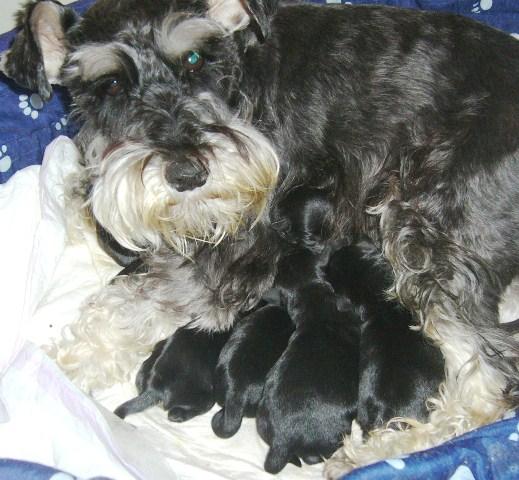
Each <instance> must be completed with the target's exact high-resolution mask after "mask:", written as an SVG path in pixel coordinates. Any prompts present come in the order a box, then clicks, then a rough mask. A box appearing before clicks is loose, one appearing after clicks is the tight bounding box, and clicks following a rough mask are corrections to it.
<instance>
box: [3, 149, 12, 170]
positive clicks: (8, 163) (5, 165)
mask: <svg viewBox="0 0 519 480" xmlns="http://www.w3.org/2000/svg"><path fill="white" fill-rule="evenodd" d="M12 163H13V162H12V160H11V157H10V156H9V155H7V145H2V146H1V147H0V173H5V172H7V171H8V170H9V169H10V168H11V165H12Z"/></svg>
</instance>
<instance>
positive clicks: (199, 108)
mask: <svg viewBox="0 0 519 480" xmlns="http://www.w3.org/2000/svg"><path fill="white" fill-rule="evenodd" d="M19 21H20V32H19V34H18V36H17V37H16V39H15V40H14V43H13V44H12V46H11V49H10V50H9V51H8V52H7V53H6V54H5V55H4V56H3V58H2V61H1V62H0V68H1V69H2V70H3V71H4V72H5V73H6V74H7V75H8V76H10V77H12V78H14V79H15V80H16V81H17V82H18V83H19V84H21V85H24V86H26V87H29V88H32V89H36V90H38V91H39V92H40V94H41V95H42V96H43V98H48V97H49V96H50V94H51V85H52V84H54V83H61V84H62V85H63V86H65V87H66V88H67V89H68V90H69V92H70V94H71V97H72V100H73V105H74V112H75V115H76V117H77V118H78V119H79V120H80V121H81V129H80V132H79V134H78V136H77V138H76V142H77V145H78V146H79V148H80V150H81V152H82V153H83V155H84V163H85V165H84V167H85V168H84V170H83V172H82V174H81V178H80V179H79V181H78V182H77V188H76V189H75V190H74V192H75V194H76V195H78V196H79V201H78V199H76V201H75V203H74V204H76V205H77V204H81V205H87V207H88V208H87V212H86V214H87V215H90V216H91V217H93V220H95V221H97V222H98V223H99V224H100V225H101V226H102V227H103V228H104V229H105V230H106V231H107V232H109V234H110V235H111V236H112V237H113V238H114V239H115V241H116V242H117V243H118V244H119V245H122V246H123V247H125V248H127V249H128V250H132V251H138V252H145V253H146V255H145V258H146V264H147V271H148V273H147V274H146V275H144V276H142V275H141V276H139V278H134V277H136V275H129V276H128V277H121V278H120V279H118V280H117V281H115V282H114V283H113V284H111V285H107V286H106V287H105V288H104V289H103V290H102V291H101V292H99V293H98V294H96V295H95V296H94V297H93V298H92V299H91V300H90V302H88V304H87V305H86V306H85V308H84V310H83V314H82V316H81V318H80V319H79V321H78V322H77V324H76V325H75V326H74V327H75V328H74V329H73V332H74V335H75V337H74V339H66V341H65V340H64V341H63V342H62V344H60V345H59V350H58V361H59V363H60V365H61V366H62V368H63V369H64V370H66V371H67V372H68V373H69V375H70V376H71V377H72V378H75V380H76V381H77V382H78V383H80V384H81V385H83V386H85V387H86V388H91V387H92V385H93V384H95V385H96V386H106V385H109V384H110V383H113V382H115V381H124V380H126V378H127V375H128V372H131V371H133V368H134V366H135V365H136V364H137V363H138V362H139V361H141V354H142V351H143V345H144V344H146V345H148V346H149V348H150V349H151V348H152V345H154V344H155V343H156V342H157V341H159V340H160V339H162V338H164V337H167V336H168V335H170V334H171V332H172V331H173V330H174V328H175V327H176V326H179V325H185V324H187V323H189V322H192V321H194V322H195V323H196V325H197V326H198V327H199V328H201V329H205V330H226V329H228V328H229V326H230V325H232V323H233V322H234V321H235V319H236V318H237V317H238V315H239V314H240V312H246V311H249V310H250V309H251V308H253V307H254V306H255V305H257V304H258V302H259V301H260V299H261V297H262V296H263V295H264V294H265V292H266V291H268V290H269V289H270V288H271V287H272V285H273V283H274V280H275V278H277V276H278V275H277V274H278V270H279V269H280V267H279V266H280V265H286V262H285V260H286V257H287V256H290V255H291V254H290V253H289V252H288V253H287V252H286V250H285V249H284V246H283V242H281V241H279V236H278V235H277V233H276V232H275V225H273V223H272V216H271V214H272V212H273V211H274V210H275V206H276V205H277V204H278V203H279V202H281V201H282V200H283V198H284V196H285V194H286V192H288V191H291V190H292V189H294V188H297V187H306V188H317V189H321V188H323V189H326V191H327V195H328V199H329V201H330V202H331V204H332V206H333V207H332V209H331V211H332V215H331V218H330V221H329V225H330V226H331V229H330V235H329V237H328V238H327V239H326V240H325V242H324V243H325V250H326V249H333V248H334V247H335V246H336V245H337V242H342V244H343V245H348V244H351V243H352V242H354V241H355V238H357V237H358V236H359V235H366V236H367V237H369V239H370V240H371V241H372V242H373V243H374V244H375V245H376V246H377V249H378V250H379V251H381V252H383V254H384V256H385V258H386V259H387V260H388V261H389V263H390V265H391V271H392V277H393V278H392V285H391V288H390V291H391V294H392V295H394V297H395V298H398V300H399V301H400V302H401V303H402V304H403V305H404V306H405V307H406V308H407V309H408V310H409V311H410V312H411V313H412V315H413V318H415V319H416V321H417V322H418V323H419V325H420V326H421V327H422V331H423V332H424V334H425V335H426V336H427V337H428V338H429V339H431V340H432V341H433V343H434V344H435V345H437V346H439V347H440V349H441V351H442V354H443V356H444V359H445V370H446V380H445V384H444V385H443V387H442V388H441V395H439V396H437V397H436V399H435V402H434V403H433V405H434V409H433V410H432V411H431V414H430V416H429V419H428V422H427V423H424V424H417V423H416V422H411V423H412V428H408V429H404V430H402V431H391V430H390V431H379V432H377V433H376V434H375V435H374V436H373V437H370V438H368V439H367V440H366V442H365V443H359V442H356V441H354V439H353V438H346V439H345V445H344V448H343V449H341V451H340V452H338V454H337V456H335V457H334V459H333V460H332V461H329V462H328V465H327V470H326V471H327V474H328V475H329V476H331V477H335V476H340V475H341V474H343V473H344V472H345V471H348V470H350V469H351V468H353V467H355V466H358V465H360V464H364V463H369V462H372V461H374V460H377V459H380V458H385V457H387V456H395V455H398V454H401V453H404V452H405V451H413V450H417V449H424V448H427V447H430V446H432V445H435V444H437V443H439V442H441V441H444V440H445V439H448V438H452V437H453V436H455V435H459V434H461V433H463V432H465V431H467V430H469V429H472V428H476V427H478V426H480V425H483V424H486V423H489V422H492V421H494V420H496V419H498V418H499V417H500V416H501V415H502V414H503V413H504V412H505V411H506V410H507V409H509V408H514V407H517V406H518V405H519V368H518V363H519V362H518V360H519V343H518V340H517V338H516V336H514V335H510V334H509V333H508V332H507V331H506V330H505V329H503V328H501V327H500V325H499V318H498V302H499V298H500V295H501V294H502V292H503V291H504V289H505V288H506V286H507V285H508V284H509V283H510V282H511V280H512V279H513V278H514V277H515V276H517V275H518V274H519V210H518V209H517V208H516V207H515V206H516V205H517V204H518V203H519V135H517V132H518V131H519V100H518V99H519V82H518V81H517V79H518V78H519V44H518V43H517V41H516V40H515V39H513V38H511V37H510V36H508V35H506V34H504V33H502V32H498V31H496V30H493V29H491V28H489V27H486V26H483V25H480V24H477V23H475V22H473V21H470V20H468V19H464V18H461V17H456V16H452V15H446V14H433V13H426V12H419V11H412V10H404V9H394V8H384V7H381V6H347V7H329V6H316V5H301V4H298V3H292V2H290V3H287V4H284V3H281V4H278V2H276V1H275V0H239V1H238V0H192V1H190V0H179V1H177V2H172V1H171V0H98V1H97V2H95V3H94V5H93V6H92V7H91V8H90V9H89V10H88V11H87V12H86V13H85V14H84V15H83V16H82V17H78V16H76V15H74V14H73V13H71V10H69V9H68V8H67V7H63V6H62V5H60V4H59V3H57V2H55V1H51V0H41V1H38V2H29V3H28V4H27V5H26V6H25V8H24V10H23V12H22V14H21V15H20V16H19ZM124 256H125V255H124V254H123V257H124ZM186 258H188V259H189V261H186V260H185V259H186ZM301 259H302V260H304V258H303V257H301ZM306 259H307V260H308V261H309V268H308V269H307V272H306V273H310V274H312V273H314V274H319V272H320V271H321V270H320V269H314V268H313V267H312V265H314V262H313V260H314V259H313V257H312V256H310V257H309V258H306ZM322 261H323V264H326V259H324V258H323V259H322ZM345 268H346V267H345ZM315 280H316V281H314V282H312V281H310V282H307V283H306V284H304V285H301V286H300V288H296V289H295V290H294V291H293V293H291V294H290V295H287V299H288V303H287V309H288V310H289V314H290V315H291V316H292V317H293V318H294V315H293V313H299V314H300V315H301V316H302V317H304V316H306V314H308V316H309V317H313V313H312V309H311V308H309V305H308V303H307V299H308V298H313V299H314V300H316V299H319V298H320V297H321V295H320V294H321V293H322V294H325V295H327V294H328V293H327V292H328V287H327V286H326V285H325V284H324V283H322V282H320V281H319V277H318V278H316V279H315ZM316 305H319V302H317V303H316ZM305 312H307V313H305ZM321 316H322V317H323V318H324V317H326V316H328V310H327V309H325V311H324V312H323V313H322V315H321ZM301 320H305V319H304V318H301ZM312 320H313V318H309V321H310V322H311V321H312ZM331 321H332V322H334V321H335V318H334V317H333V314H332V320H331ZM304 323H305V322H301V325H303V324H304ZM107 329H110V332H107V331H106V330H107ZM132 338H133V339H138V341H134V342H133V344H132V342H131V339H132ZM94 358H95V359H96V361H95V362H94V361H92V360H93V359H94ZM100 368H101V369H102V370H103V371H102V372H100ZM104 372H107V373H106V375H104Z"/></svg>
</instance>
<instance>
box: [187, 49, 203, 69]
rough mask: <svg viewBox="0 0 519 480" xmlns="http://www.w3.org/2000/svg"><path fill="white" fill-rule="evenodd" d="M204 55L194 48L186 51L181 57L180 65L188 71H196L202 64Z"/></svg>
mask: <svg viewBox="0 0 519 480" xmlns="http://www.w3.org/2000/svg"><path fill="white" fill-rule="evenodd" d="M204 63H205V60H204V57H202V55H201V54H200V52H197V51H195V50H191V51H189V52H187V53H186V54H185V55H184V56H183V57H182V66H183V67H184V68H185V69H186V70H187V71H189V72H196V71H197V70H200V69H201V68H202V67H203V66H204Z"/></svg>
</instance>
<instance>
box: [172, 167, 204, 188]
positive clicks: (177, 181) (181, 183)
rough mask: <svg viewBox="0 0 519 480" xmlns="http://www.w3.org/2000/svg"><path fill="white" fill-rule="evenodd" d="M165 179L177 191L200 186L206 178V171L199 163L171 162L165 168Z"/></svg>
mask: <svg viewBox="0 0 519 480" xmlns="http://www.w3.org/2000/svg"><path fill="white" fill-rule="evenodd" d="M166 180H167V181H168V183H169V184H170V185H171V186H172V187H173V188H174V189H175V190H178V191H179V192H184V191H186V190H194V189H195V188H197V187H201V186H202V185H203V184H204V183H205V182H206V180H207V171H206V170H205V169H204V168H203V167H202V166H199V165H195V164H193V163H188V162H185V163H184V162H183V163H177V164H171V165H169V166H168V168H167V170H166Z"/></svg>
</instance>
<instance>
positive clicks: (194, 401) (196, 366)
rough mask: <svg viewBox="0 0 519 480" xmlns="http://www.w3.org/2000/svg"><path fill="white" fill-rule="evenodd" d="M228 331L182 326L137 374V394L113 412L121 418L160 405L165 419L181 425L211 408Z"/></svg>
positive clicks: (156, 348) (158, 345)
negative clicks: (219, 363) (203, 329)
mask: <svg viewBox="0 0 519 480" xmlns="http://www.w3.org/2000/svg"><path fill="white" fill-rule="evenodd" d="M228 337H229V333H228V332H219V333H208V332H204V331H199V330H196V329H193V328H189V326H187V327H183V328H179V329H178V330H176V331H175V333H174V334H173V335H171V337H169V338H168V339H166V340H162V341H161V342H159V343H158V344H157V345H156V346H155V348H154V349H153V352H152V354H151V355H150V357H149V358H148V359H147V360H146V361H145V362H144V363H143V365H142V366H141V368H140V370H139V373H138V374H137V379H136V386H137V391H138V392H139V395H138V396H137V397H135V398H133V399H131V400H128V401H127V402H125V403H123V404H122V405H121V406H119V407H118V408H117V409H116V410H115V412H114V413H115V414H116V415H118V416H119V417H121V418H124V417H126V415H129V414H132V413H136V412H141V411H143V410H144V409H146V408H148V407H151V406H153V405H157V404H159V403H162V405H163V407H164V409H165V410H167V412H168V419H169V420H171V421H173V422H184V421H186V420H189V419H190V418H193V417H195V416H196V415H201V414H202V413H205V412H207V411H208V410H210V409H211V407H212V406H213V405H214V391H213V384H214V370H215V367H216V362H217V360H218V355H219V354H220V351H221V349H222V347H223V345H224V344H225V342H226V341H227V338H228Z"/></svg>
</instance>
